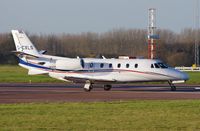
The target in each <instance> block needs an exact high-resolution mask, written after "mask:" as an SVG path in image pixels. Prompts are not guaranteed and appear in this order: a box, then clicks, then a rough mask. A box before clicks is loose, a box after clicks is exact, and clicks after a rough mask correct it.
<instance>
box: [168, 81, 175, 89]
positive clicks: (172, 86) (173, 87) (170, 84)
mask: <svg viewBox="0 0 200 131" xmlns="http://www.w3.org/2000/svg"><path fill="white" fill-rule="evenodd" d="M168 83H169V86H170V87H171V91H176V86H175V85H174V84H173V83H172V81H168Z"/></svg>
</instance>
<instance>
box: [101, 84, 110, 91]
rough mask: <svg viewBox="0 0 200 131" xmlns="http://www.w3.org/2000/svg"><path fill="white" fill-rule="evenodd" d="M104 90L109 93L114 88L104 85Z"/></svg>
mask: <svg viewBox="0 0 200 131" xmlns="http://www.w3.org/2000/svg"><path fill="white" fill-rule="evenodd" d="M103 88H104V90H105V91H109V90H110V89H111V88H112V85H104V87H103Z"/></svg>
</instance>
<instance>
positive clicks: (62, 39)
mask: <svg viewBox="0 0 200 131" xmlns="http://www.w3.org/2000/svg"><path fill="white" fill-rule="evenodd" d="M146 32H147V31H146V30H142V29H129V30H127V29H115V30H112V31H108V32H105V33H100V34H98V33H91V32H88V33H81V34H59V35H55V34H50V35H44V34H40V35H36V34H29V37H30V39H31V41H32V42H33V43H34V44H35V46H36V47H37V48H38V50H47V51H48V52H47V54H51V55H59V56H68V57H76V56H80V57H96V56H98V55H104V56H105V57H108V58H111V57H117V56H119V55H129V56H138V57H145V58H146V57H147V55H148V46H147V45H148V44H147V36H146ZM158 34H159V36H160V40H158V42H157V48H156V52H157V53H156V55H157V58H159V59H162V60H163V61H165V62H166V63H168V64H170V65H172V66H191V65H192V64H193V63H194V36H195V31H194V30H192V29H185V30H183V31H182V32H181V33H175V32H172V31H170V30H159V31H158ZM13 50H15V46H14V42H13V39H12V36H11V34H10V33H2V34H0V63H1V64H16V63H17V59H16V57H15V56H14V55H13V54H12V53H11V51H13Z"/></svg>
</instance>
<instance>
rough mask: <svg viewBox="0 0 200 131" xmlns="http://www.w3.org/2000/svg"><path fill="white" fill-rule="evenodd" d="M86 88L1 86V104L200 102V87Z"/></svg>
mask: <svg viewBox="0 0 200 131" xmlns="http://www.w3.org/2000/svg"><path fill="white" fill-rule="evenodd" d="M82 87H83V85H77V84H23V83H18V84H16V83H13V84H6V83H4V84H0V103H32V102H99V101H102V102H103V101H126V100H181V99H200V90H195V89H194V88H196V87H198V88H200V85H179V86H177V91H174V92H172V91H170V87H169V86H168V84H160V85H153V84H150V85H145V84H142V85H141V84H131V85H129V84H128V85H113V88H112V89H111V90H110V91H104V90H103V88H100V87H101V85H94V89H93V90H92V91H91V92H85V91H84V90H83V88H82ZM95 87H96V88H95Z"/></svg>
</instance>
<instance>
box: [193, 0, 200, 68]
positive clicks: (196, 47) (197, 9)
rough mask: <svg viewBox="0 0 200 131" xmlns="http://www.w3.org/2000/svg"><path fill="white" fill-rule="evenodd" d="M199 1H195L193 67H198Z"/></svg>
mask: <svg viewBox="0 0 200 131" xmlns="http://www.w3.org/2000/svg"><path fill="white" fill-rule="evenodd" d="M198 37H199V0H196V8H195V51H194V53H195V56H194V58H195V60H194V61H195V62H194V63H195V65H196V66H199V38H198Z"/></svg>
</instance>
